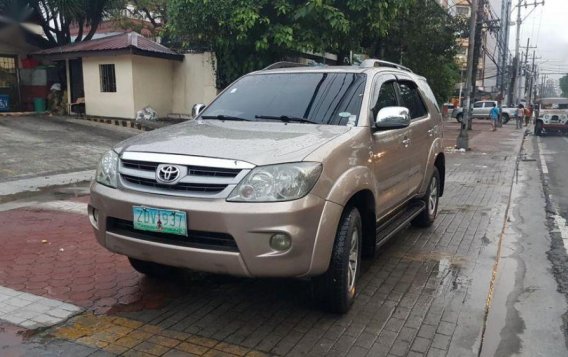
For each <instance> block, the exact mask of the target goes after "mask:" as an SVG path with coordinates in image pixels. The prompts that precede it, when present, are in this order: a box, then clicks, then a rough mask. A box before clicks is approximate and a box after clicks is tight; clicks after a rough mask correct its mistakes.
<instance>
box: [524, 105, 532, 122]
mask: <svg viewBox="0 0 568 357" xmlns="http://www.w3.org/2000/svg"><path fill="white" fill-rule="evenodd" d="M527 111H528V113H527V118H526V119H525V120H526V125H525V126H528V125H529V124H531V123H532V117H533V114H534V107H533V105H532V104H529V107H528V108H527Z"/></svg>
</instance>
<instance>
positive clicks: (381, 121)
mask: <svg viewBox="0 0 568 357" xmlns="http://www.w3.org/2000/svg"><path fill="white" fill-rule="evenodd" d="M409 125H410V113H409V111H408V109H407V108H404V107H386V108H383V109H381V110H380V111H379V113H378V114H377V119H376V120H375V129H376V130H391V129H402V128H406V127H408V126H409Z"/></svg>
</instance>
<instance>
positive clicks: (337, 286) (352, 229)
mask: <svg viewBox="0 0 568 357" xmlns="http://www.w3.org/2000/svg"><path fill="white" fill-rule="evenodd" d="M362 237H363V225H362V221H361V214H360V213H359V210H358V209H357V208H355V207H352V208H347V209H346V210H345V211H344V213H343V215H342V217H341V221H340V223H339V227H338V229H337V233H336V236H335V243H334V245H333V251H332V254H331V261H330V263H329V268H328V270H327V272H326V273H325V274H323V275H322V276H319V277H316V278H314V279H313V281H312V282H313V284H314V288H315V291H316V296H317V297H318V298H319V299H321V300H323V302H324V303H325V304H326V307H327V309H328V310H329V311H331V312H336V313H341V314H342V313H346V312H347V311H349V308H350V307H351V305H352V304H353V301H354V299H355V294H356V284H357V277H358V276H359V271H360V268H361V246H362Z"/></svg>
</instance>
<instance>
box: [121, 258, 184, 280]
mask: <svg viewBox="0 0 568 357" xmlns="http://www.w3.org/2000/svg"><path fill="white" fill-rule="evenodd" d="M128 261H129V262H130V265H131V266H132V267H133V268H134V270H136V271H137V272H139V273H141V274H144V275H147V276H151V277H157V278H164V277H168V276H171V275H172V273H174V272H175V268H174V267H170V266H167V265H162V264H158V263H154V262H147V261H145V260H139V259H135V258H130V257H129V258H128Z"/></svg>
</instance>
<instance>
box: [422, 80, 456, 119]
mask: <svg viewBox="0 0 568 357" xmlns="http://www.w3.org/2000/svg"><path fill="white" fill-rule="evenodd" d="M419 88H420V89H422V93H423V94H425V95H426V97H427V98H428V99H429V100H430V102H432V104H434V106H435V107H436V109H437V110H438V113H439V112H440V106H439V105H438V101H437V100H436V96H435V95H434V93H433V92H432V88H430V86H429V85H428V83H427V82H426V81H422V83H419ZM449 109H453V106H452V107H451V108H449Z"/></svg>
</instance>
